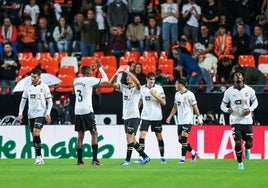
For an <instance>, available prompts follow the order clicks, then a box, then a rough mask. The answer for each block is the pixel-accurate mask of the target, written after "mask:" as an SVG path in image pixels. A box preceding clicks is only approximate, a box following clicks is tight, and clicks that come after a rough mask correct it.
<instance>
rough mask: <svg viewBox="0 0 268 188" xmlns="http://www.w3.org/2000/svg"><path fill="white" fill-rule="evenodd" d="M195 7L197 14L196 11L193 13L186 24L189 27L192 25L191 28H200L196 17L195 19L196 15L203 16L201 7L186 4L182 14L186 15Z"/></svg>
mask: <svg viewBox="0 0 268 188" xmlns="http://www.w3.org/2000/svg"><path fill="white" fill-rule="evenodd" d="M193 6H194V7H195V9H196V12H197V13H196V12H195V11H192V12H191V14H192V15H191V17H190V19H189V20H188V21H187V22H186V23H187V24H188V25H190V26H193V27H198V26H199V21H198V20H197V19H196V17H195V15H196V14H199V15H200V14H201V7H200V6H199V5H197V4H195V3H194V4H190V3H187V4H185V5H183V6H182V14H184V13H185V12H187V11H188V10H190V9H191V7H193Z"/></svg>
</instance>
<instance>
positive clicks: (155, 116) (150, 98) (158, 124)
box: [138, 72, 166, 164]
mask: <svg viewBox="0 0 268 188" xmlns="http://www.w3.org/2000/svg"><path fill="white" fill-rule="evenodd" d="M141 104H142V112H141V119H142V123H141V127H140V138H139V143H140V145H141V147H142V149H143V150H144V149H145V137H146V134H147V132H148V129H149V126H150V125H151V130H152V131H153V132H155V136H156V138H157V141H158V147H159V152H160V156H161V159H160V161H161V163H162V164H165V163H166V159H165V158H164V141H163V137H162V118H163V116H162V108H161V105H166V96H165V93H164V90H163V87H162V86H160V85H158V84H155V74H154V73H153V72H149V73H148V74H147V76H146V84H145V85H143V86H141V100H140V105H139V106H141ZM138 161H139V162H142V161H141V160H140V159H139V160H138Z"/></svg>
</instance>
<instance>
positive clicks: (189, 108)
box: [166, 78, 203, 164]
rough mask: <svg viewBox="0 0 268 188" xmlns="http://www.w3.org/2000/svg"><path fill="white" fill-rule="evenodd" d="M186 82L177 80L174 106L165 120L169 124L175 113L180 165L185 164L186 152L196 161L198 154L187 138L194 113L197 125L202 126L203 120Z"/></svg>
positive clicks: (181, 79)
mask: <svg viewBox="0 0 268 188" xmlns="http://www.w3.org/2000/svg"><path fill="white" fill-rule="evenodd" d="M185 86H186V80H185V79H183V78H179V79H178V80H176V83H175V88H176V93H175V99H174V105H173V107H172V110H171V112H170V114H169V116H168V117H167V119H166V122H167V123H170V121H171V118H172V117H173V116H174V115H175V114H176V113H177V117H176V120H177V121H175V123H178V139H179V142H180V144H181V145H182V147H181V159H180V160H179V163H180V164H183V163H185V156H186V152H187V151H189V152H191V154H192V162H195V161H196V158H197V156H198V152H196V151H195V150H194V149H193V148H192V147H191V145H190V143H188V142H187V139H188V136H189V134H190V132H191V128H192V125H193V117H194V112H195V114H196V115H197V117H198V118H197V119H198V124H200V125H202V124H203V120H202V117H201V115H200V112H199V108H198V106H197V101H196V98H195V95H194V93H193V92H191V91H190V90H188V89H187V88H186V87H185Z"/></svg>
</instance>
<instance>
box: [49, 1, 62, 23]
mask: <svg viewBox="0 0 268 188" xmlns="http://www.w3.org/2000/svg"><path fill="white" fill-rule="evenodd" d="M48 2H49V3H50V7H51V8H52V9H53V12H54V13H55V17H56V20H57V21H58V20H59V19H60V17H61V14H62V8H61V5H60V4H59V3H57V2H55V0H49V1H48Z"/></svg>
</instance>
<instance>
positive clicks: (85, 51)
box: [80, 42, 96, 57]
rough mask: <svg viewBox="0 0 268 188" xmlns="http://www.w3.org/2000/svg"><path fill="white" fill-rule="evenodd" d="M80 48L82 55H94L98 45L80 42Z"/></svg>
mask: <svg viewBox="0 0 268 188" xmlns="http://www.w3.org/2000/svg"><path fill="white" fill-rule="evenodd" d="M80 50H81V56H82V57H85V56H93V55H94V52H95V50H96V45H95V44H88V43H84V42H80Z"/></svg>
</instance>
